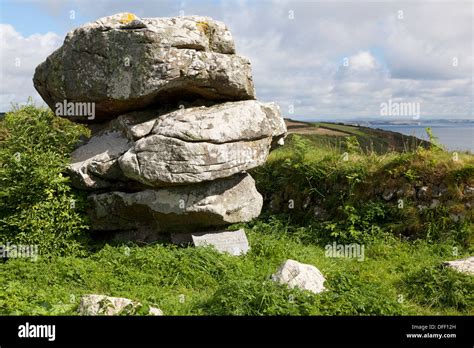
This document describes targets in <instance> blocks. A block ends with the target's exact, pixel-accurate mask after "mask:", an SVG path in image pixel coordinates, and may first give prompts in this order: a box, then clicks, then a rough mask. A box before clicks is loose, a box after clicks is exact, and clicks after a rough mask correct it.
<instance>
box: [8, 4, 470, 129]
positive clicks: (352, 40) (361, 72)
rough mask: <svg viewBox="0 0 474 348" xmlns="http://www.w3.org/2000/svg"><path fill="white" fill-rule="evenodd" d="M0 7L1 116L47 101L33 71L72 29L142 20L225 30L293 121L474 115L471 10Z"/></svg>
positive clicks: (267, 94) (267, 96) (260, 91)
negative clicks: (383, 110) (202, 21)
mask: <svg viewBox="0 0 474 348" xmlns="http://www.w3.org/2000/svg"><path fill="white" fill-rule="evenodd" d="M0 1H1V2H0V42H1V46H0V57H1V67H0V68H1V69H0V78H1V80H2V81H1V82H2V83H1V85H0V111H4V110H6V109H8V108H9V107H10V105H11V103H21V102H25V101H26V99H27V98H28V96H33V97H34V98H35V99H36V100H38V101H40V97H39V96H38V95H37V94H36V91H35V90H34V88H33V86H32V82H31V78H32V76H33V73H34V68H35V67H36V66H37V65H38V64H39V63H40V62H41V61H43V60H44V59H45V58H46V57H47V56H48V55H49V54H50V53H51V52H52V51H54V49H56V48H57V47H59V46H60V45H61V43H62V41H63V40H64V37H65V35H66V33H67V32H68V31H70V30H72V29H74V28H76V27H78V26H80V25H81V24H84V23H86V22H89V21H94V20H96V19H98V18H100V17H103V16H107V15H112V14H114V13H119V12H132V13H134V14H136V15H137V16H139V17H161V16H166V17H169V16H178V15H180V14H184V15H191V14H199V15H206V16H210V17H213V18H215V19H218V20H222V21H224V22H225V23H226V24H227V25H228V27H229V28H230V30H231V32H232V34H233V36H234V40H235V41H236V47H237V53H238V54H241V55H244V56H246V57H248V58H249V59H250V60H251V62H252V67H253V74H254V81H255V85H256V89H257V96H258V98H259V99H261V100H264V101H275V102H277V103H278V104H279V105H280V106H281V108H282V112H283V114H284V115H285V116H288V117H293V118H298V119H330V120H331V119H332V120H339V119H351V118H352V119H353V118H367V117H379V116H380V105H381V103H384V102H387V101H388V100H392V101H394V102H417V103H419V104H420V109H421V115H422V117H426V118H433V117H442V118H472V117H473V96H474V85H473V70H474V68H473V62H474V55H473V41H474V40H473V31H474V28H473V12H474V10H473V6H474V2H472V1H461V0H460V1H456V0H452V1H427V0H426V1H410V2H395V1H383V0H381V1H345V2H342V1H333V2H330V1H285V0H275V1H270V0H268V1H245V0H239V1H237V0H235V1H203V0H200V1H171V0H170V1H161V0H160V1H154V0H149V1H143V0H141V1H139V0H134V1H125V0H110V1H108V0H107V1H104V0H43V1H40V0H35V1H27V0H20V1H18V0H16V1H14V0H0ZM70 11H74V15H75V18H74V19H71V18H70V16H71V12H70ZM180 11H181V12H180ZM344 61H347V62H348V65H347V66H344V64H343V63H344ZM454 61H456V64H453V62H454ZM290 110H294V113H293V114H291V113H290ZM379 118H380V117H379Z"/></svg>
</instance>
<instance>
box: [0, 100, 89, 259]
mask: <svg viewBox="0 0 474 348" xmlns="http://www.w3.org/2000/svg"><path fill="white" fill-rule="evenodd" d="M0 129H1V131H0V133H1V134H3V136H2V137H3V139H2V142H1V146H0V182H1V187H2V189H1V191H0V243H1V244H6V242H7V241H8V242H10V243H12V244H20V245H32V244H34V245H37V246H38V248H39V251H40V253H41V254H42V255H46V254H51V255H60V254H71V253H81V252H83V251H84V250H83V249H84V245H83V243H81V242H80V239H81V237H83V236H84V233H83V232H84V231H86V230H87V220H86V218H85V216H84V214H83V213H82V209H83V207H84V197H83V196H82V195H81V194H79V193H76V192H74V191H73V190H72V189H71V187H70V186H69V185H68V179H67V177H65V176H64V171H65V169H66V166H67V164H68V156H69V153H70V152H71V151H72V148H73V146H74V144H75V143H77V142H78V140H79V138H80V137H81V136H82V135H86V134H87V132H86V129H85V128H84V127H81V126H78V125H75V124H72V123H71V122H69V121H67V120H63V119H60V118H58V117H56V116H55V115H54V114H53V113H52V112H51V111H49V110H47V109H42V108H36V107H35V106H33V105H27V106H24V107H21V108H16V109H14V110H13V111H12V112H10V113H7V115H6V117H5V119H4V120H3V121H2V122H1V123H0Z"/></svg>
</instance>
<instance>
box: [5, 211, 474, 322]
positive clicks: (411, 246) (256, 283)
mask: <svg viewBox="0 0 474 348" xmlns="http://www.w3.org/2000/svg"><path fill="white" fill-rule="evenodd" d="M246 229H247V232H248V237H249V240H250V244H251V246H252V249H251V251H250V252H249V253H248V254H247V255H245V256H243V257H232V256H228V255H221V254H219V253H217V252H215V251H214V250H213V249H211V248H177V247H174V246H166V245H160V244H155V245H150V246H146V247H135V246H130V247H129V246H124V245H120V246H118V245H117V246H110V245H106V246H104V247H103V248H101V249H100V250H98V251H96V252H94V253H91V255H89V256H88V257H85V258H77V257H54V258H50V259H39V260H38V261H36V262H32V261H28V260H20V259H11V260H9V261H8V262H6V263H5V264H3V265H2V266H1V267H0V272H1V278H2V280H3V281H2V284H1V285H0V314H3V315H5V314H7V315H18V314H22V315H39V314H42V315H75V314H76V309H77V306H78V302H79V298H80V296H81V295H83V294H89V293H100V294H107V295H110V296H119V297H127V298H130V299H134V300H139V301H141V302H143V303H145V304H148V305H153V306H157V307H159V308H161V309H162V310H163V311H164V313H165V314H167V315H223V314H231V315H374V314H381V315H402V314H405V315H461V314H474V312H473V294H474V291H472V290H473V285H474V280H473V278H472V277H468V276H464V275H459V274H455V273H454V272H453V271H451V270H448V269H444V268H439V264H440V263H441V261H442V260H446V259H453V258H456V257H459V256H462V255H458V256H454V255H453V246H452V245H449V244H442V245H436V244H430V243H427V242H426V241H417V242H416V243H412V242H407V241H403V240H397V239H396V238H394V237H390V236H388V235H387V236H385V238H379V239H377V240H374V241H373V242H370V243H367V244H366V245H365V252H366V255H365V260H364V261H362V262H360V261H357V260H356V259H347V258H329V257H326V256H325V252H324V246H323V245H319V244H314V243H307V242H303V241H304V240H305V238H304V237H305V236H304V234H305V233H308V231H307V230H303V231H302V230H299V231H298V230H297V229H295V228H294V226H293V225H292V224H288V222H286V221H284V220H282V219H278V218H275V217H274V218H271V219H269V220H267V221H257V222H255V223H252V224H248V225H246ZM286 259H296V260H298V261H300V262H304V263H310V264H313V265H316V266H317V267H318V268H319V269H320V270H321V271H322V273H323V274H324V275H325V277H326V278H327V282H326V286H327V288H328V291H326V292H324V293H322V294H319V295H313V294H311V293H307V292H304V291H297V290H290V289H288V288H286V287H285V286H282V285H277V284H275V283H273V282H272V281H270V276H271V274H272V273H274V272H275V271H276V270H277V268H278V266H279V265H280V264H281V263H282V262H283V261H284V260H286ZM420 274H421V275H423V276H422V277H419V275H420ZM453 291H454V295H452V293H453ZM453 296H454V297H453Z"/></svg>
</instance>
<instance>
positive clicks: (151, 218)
mask: <svg viewBox="0 0 474 348" xmlns="http://www.w3.org/2000/svg"><path fill="white" fill-rule="evenodd" d="M89 200H90V204H91V213H90V217H91V223H92V227H93V229H94V230H101V231H138V232H139V233H140V239H142V240H145V241H151V240H153V239H156V235H157V234H160V233H166V232H179V233H185V232H194V231H203V230H204V231H205V230H209V229H212V227H218V226H223V225H227V224H231V223H236V222H240V221H244V222H245V221H250V220H251V219H253V218H255V217H257V216H258V215H259V214H260V211H261V208H262V203H263V199H262V196H261V195H260V194H259V193H258V191H257V190H256V188H255V181H254V180H253V179H252V177H251V176H250V175H248V174H238V175H235V176H233V177H230V178H226V179H220V180H215V181H212V182H209V183H202V184H198V185H187V186H174V187H168V188H163V189H148V190H143V191H139V192H134V193H125V192H119V191H114V192H107V193H102V194H92V195H90V196H89Z"/></svg>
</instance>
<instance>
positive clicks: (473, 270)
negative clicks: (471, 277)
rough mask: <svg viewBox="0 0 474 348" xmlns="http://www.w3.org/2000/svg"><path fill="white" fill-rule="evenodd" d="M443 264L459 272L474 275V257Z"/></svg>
mask: <svg viewBox="0 0 474 348" xmlns="http://www.w3.org/2000/svg"><path fill="white" fill-rule="evenodd" d="M443 264H444V265H445V266H447V267H449V268H452V269H454V270H456V271H458V272H462V273H466V274H474V256H471V257H467V258H465V259H460V260H454V261H446V262H444V263H443Z"/></svg>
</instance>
